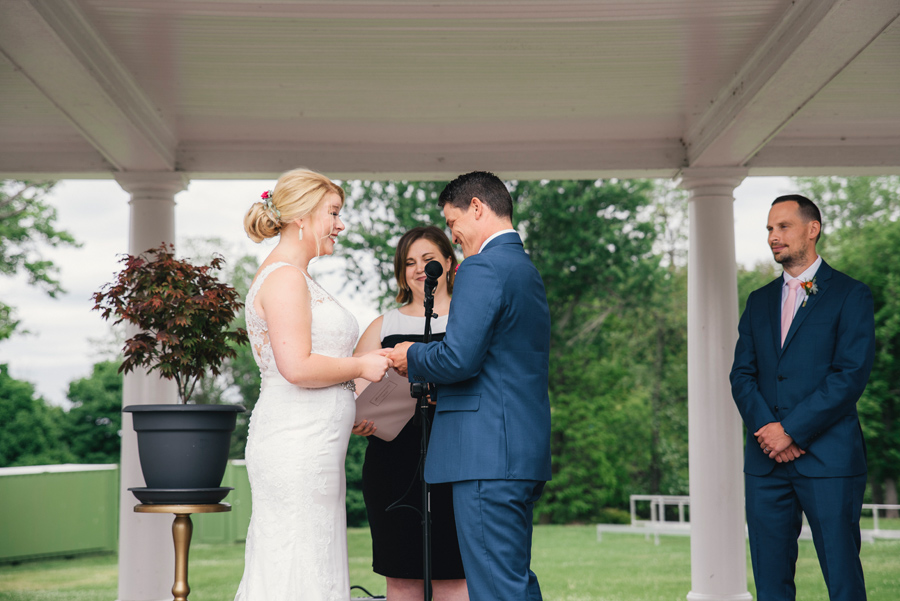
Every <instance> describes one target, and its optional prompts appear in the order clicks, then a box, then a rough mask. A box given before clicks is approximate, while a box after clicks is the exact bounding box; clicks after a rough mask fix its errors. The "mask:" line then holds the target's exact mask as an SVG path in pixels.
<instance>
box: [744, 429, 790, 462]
mask: <svg viewBox="0 0 900 601" xmlns="http://www.w3.org/2000/svg"><path fill="white" fill-rule="evenodd" d="M753 436H755V437H756V442H758V443H759V448H760V449H762V451H763V453H765V454H766V455H768V456H769V458H770V459H775V457H776V456H777V455H778V454H779V453H781V452H782V451H784V450H785V449H787V448H788V447H789V446H791V444H793V442H794V439H793V438H791V437H790V435H789V434H787V433H786V432H785V431H784V428H782V427H781V422H771V423H768V424H766V425H765V426H763V427H762V428H760V429H759V430H757V431H756V432H754V433H753Z"/></svg>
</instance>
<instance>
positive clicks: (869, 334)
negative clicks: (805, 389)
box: [781, 284, 875, 449]
mask: <svg viewBox="0 0 900 601" xmlns="http://www.w3.org/2000/svg"><path fill="white" fill-rule="evenodd" d="M838 324H839V325H838V330H837V344H836V345H835V355H834V359H833V361H832V363H831V369H830V373H829V374H828V376H827V377H826V378H825V379H824V380H823V381H822V383H821V384H820V385H819V386H818V387H817V388H816V389H815V390H814V391H813V393H812V394H810V395H809V396H807V397H806V398H805V399H803V400H802V401H800V402H799V403H798V404H797V406H796V408H795V409H794V410H793V411H792V412H791V414H790V415H789V416H788V417H786V418H785V419H784V421H782V423H781V425H782V426H783V427H784V430H785V432H787V433H788V434H790V435H791V438H793V439H794V441H795V442H796V443H797V444H798V445H799V446H800V448H801V449H803V448H806V447H807V445H809V443H811V442H812V441H813V440H814V439H815V438H816V437H817V436H818V435H819V434H820V433H822V432H823V431H825V430H827V429H828V428H830V427H831V426H833V425H834V424H835V423H837V422H838V420H840V419H841V418H842V417H844V416H846V415H848V414H849V413H850V412H851V409H852V407H853V406H854V405H855V404H856V402H857V401H858V400H859V397H860V396H861V395H862V393H863V391H864V390H865V388H866V383H867V382H868V381H869V374H870V373H871V371H872V364H873V362H874V360H875V309H874V302H873V300H872V293H871V291H870V290H869V288H868V286H865V285H863V284H859V285H857V286H856V287H855V288H854V289H853V291H851V292H850V294H849V295H848V297H847V300H846V302H845V303H844V305H843V307H842V309H841V314H840V317H839V322H838Z"/></svg>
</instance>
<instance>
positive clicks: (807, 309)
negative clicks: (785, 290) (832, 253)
mask: <svg viewBox="0 0 900 601" xmlns="http://www.w3.org/2000/svg"><path fill="white" fill-rule="evenodd" d="M831 272H832V269H831V267H829V265H828V264H827V263H825V261H822V264H821V265H819V269H818V270H817V271H816V275H815V276H814V277H815V280H816V287H817V288H818V292H816V293H815V294H813V295H811V296H809V297H807V299H806V304H805V306H804V305H802V304H801V305H800V308H799V309H797V314H796V315H794V320H793V321H792V322H791V329H790V330H788V334H787V338H785V340H784V346H783V347H782V349H781V351H782V353H783V352H784V349H786V348H787V347H788V345H789V344H790V343H791V340H792V339H793V338H794V334H796V333H797V329H798V328H799V327H800V326H801V325H802V324H803V321H804V320H805V319H806V316H807V315H809V314H810V313H811V312H812V311H813V310H814V309H815V308H816V305H817V304H818V303H819V299H820V298H821V297H822V296H823V295H824V294H825V292H826V291H827V290H828V281H829V280H830V279H831Z"/></svg>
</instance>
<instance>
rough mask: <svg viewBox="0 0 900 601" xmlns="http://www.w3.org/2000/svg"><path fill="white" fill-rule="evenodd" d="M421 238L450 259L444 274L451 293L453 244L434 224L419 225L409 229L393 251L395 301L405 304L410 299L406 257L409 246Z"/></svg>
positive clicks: (453, 263)
mask: <svg viewBox="0 0 900 601" xmlns="http://www.w3.org/2000/svg"><path fill="white" fill-rule="evenodd" d="M422 238H424V239H426V240H428V241H429V242H431V243H433V244H434V245H435V246H437V247H438V251H440V253H441V255H442V256H443V257H444V258H445V259H450V269H448V270H447V273H446V274H444V275H445V276H446V277H447V293H448V294H453V280H454V279H455V278H456V266H457V261H456V253H454V252H453V245H452V244H450V239H449V238H447V234H445V233H444V230H442V229H441V228H439V227H437V226H434V225H420V226H419V227H414V228H413V229H411V230H409V231H408V232H406V233H405V234H403V237H402V238H400V241H399V242H398V243H397V251H396V252H395V253H394V278H396V280H397V289H398V290H397V302H398V303H400V304H401V305H405V304H407V303H409V302H410V301H412V290H410V289H409V282H407V281H406V259H407V257H408V255H409V247H410V246H412V245H413V243H414V242H416V241H417V240H421V239H422Z"/></svg>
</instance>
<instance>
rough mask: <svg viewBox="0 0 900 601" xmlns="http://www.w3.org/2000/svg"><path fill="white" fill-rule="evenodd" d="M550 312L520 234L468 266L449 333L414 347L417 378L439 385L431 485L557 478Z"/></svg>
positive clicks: (494, 243) (412, 374)
mask: <svg viewBox="0 0 900 601" xmlns="http://www.w3.org/2000/svg"><path fill="white" fill-rule="evenodd" d="M549 357H550V312H549V308H548V306H547V295H546V292H545V291H544V283H543V281H542V280H541V276H540V274H539V273H538V271H537V269H536V268H535V267H534V265H533V264H532V262H531V259H529V258H528V255H527V254H526V253H525V249H524V248H523V247H522V241H521V239H520V238H519V236H518V234H514V233H507V234H503V235H500V236H497V237H496V238H495V239H493V240H491V241H490V242H489V243H488V244H487V246H486V247H485V248H484V249H483V250H482V251H481V252H480V253H479V254H477V255H473V256H470V257H467V258H466V260H465V261H463V262H462V263H461V264H460V267H459V271H458V272H457V274H456V281H455V283H454V286H453V302H452V303H451V304H450V317H449V320H448V322H447V334H446V336H445V337H444V339H443V341H441V342H433V343H430V344H427V345H426V344H414V345H413V346H411V347H410V348H409V351H408V352H407V361H408V371H409V379H410V380H411V381H420V382H433V383H435V384H436V385H437V411H436V413H435V418H434V425H433V428H432V431H431V440H430V441H429V444H428V456H427V460H426V463H425V479H426V481H428V482H435V483H436V482H460V481H464V480H544V481H546V480H549V479H550V399H549V397H548V394H547V384H548V370H549Z"/></svg>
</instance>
